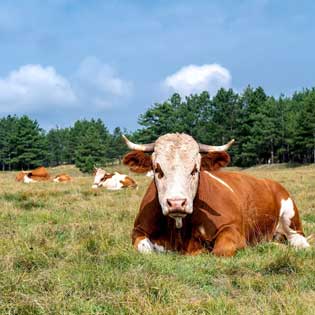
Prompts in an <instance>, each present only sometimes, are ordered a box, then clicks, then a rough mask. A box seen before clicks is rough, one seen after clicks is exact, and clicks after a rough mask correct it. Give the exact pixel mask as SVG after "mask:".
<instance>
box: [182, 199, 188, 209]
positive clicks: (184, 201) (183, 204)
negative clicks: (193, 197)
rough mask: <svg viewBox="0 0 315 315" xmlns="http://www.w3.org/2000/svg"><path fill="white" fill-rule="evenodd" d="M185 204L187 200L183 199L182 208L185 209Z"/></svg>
mask: <svg viewBox="0 0 315 315" xmlns="http://www.w3.org/2000/svg"><path fill="white" fill-rule="evenodd" d="M186 204H187V199H184V200H183V202H182V207H185V206H186Z"/></svg>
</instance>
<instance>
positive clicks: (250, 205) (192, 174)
mask: <svg viewBox="0 0 315 315" xmlns="http://www.w3.org/2000/svg"><path fill="white" fill-rule="evenodd" d="M123 137H124V140H125V142H126V144H127V146H128V147H129V148H130V149H131V150H132V151H131V152H129V153H127V154H126V155H125V156H124V158H123V163H124V164H125V165H127V166H129V168H130V170H132V171H134V172H138V173H145V172H148V171H149V170H150V169H152V170H153V171H154V179H153V181H152V182H151V184H150V185H149V187H148V189H147V191H146V193H145V195H144V197H143V200H142V202H141V205H140V210H139V212H138V214H137V217H136V219H135V222H134V228H133V231H132V243H133V245H134V247H135V248H136V250H138V251H139V252H142V253H148V252H164V251H178V252H180V253H183V254H189V255H197V254H199V253H202V252H209V251H210V252H211V253H213V254H214V255H216V256H225V257H229V256H233V255H235V253H236V252H237V251H238V250H240V249H242V248H244V247H246V246H249V245H255V244H257V243H258V242H261V241H271V240H272V239H273V237H274V236H275V235H276V234H277V235H279V234H280V235H283V236H285V238H286V239H287V241H288V243H289V244H290V245H292V246H293V247H296V248H307V247H309V246H310V245H309V243H308V240H307V239H306V237H305V236H304V234H303V229H302V223H301V220H300V215H299V211H298V209H297V206H296V204H295V202H294V201H293V199H292V197H291V196H290V194H289V193H288V192H287V190H286V189H285V188H284V187H283V186H282V185H281V184H279V183H278V182H276V181H273V180H270V179H257V178H255V177H253V176H250V175H248V174H244V173H237V172H228V171H222V170H221V168H222V167H224V166H226V165H228V164H229V162H230V156H229V154H228V153H227V152H226V151H227V149H228V148H229V147H230V146H231V145H232V143H233V142H234V140H232V141H230V142H229V143H227V144H225V145H223V146H211V145H205V144H199V143H197V142H196V141H195V140H194V139H193V138H192V137H191V136H189V135H187V134H178V133H176V134H172V133H171V134H166V135H163V136H160V137H159V138H158V139H157V140H156V141H155V142H154V143H149V144H136V143H132V142H131V141H129V140H128V139H127V138H126V137H125V136H123ZM147 153H151V155H149V154H147Z"/></svg>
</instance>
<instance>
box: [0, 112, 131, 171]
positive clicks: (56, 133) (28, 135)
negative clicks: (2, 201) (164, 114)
mask: <svg viewBox="0 0 315 315" xmlns="http://www.w3.org/2000/svg"><path fill="white" fill-rule="evenodd" d="M121 135H122V131H121V130H120V128H119V127H117V128H115V129H114V131H113V132H112V133H110V132H109V131H108V129H107V127H106V126H105V124H104V123H103V121H102V120H101V119H97V120H95V119H91V120H86V119H84V120H78V121H76V122H75V123H74V125H73V126H72V127H69V128H53V129H51V130H49V131H48V132H47V133H46V132H45V131H44V130H43V129H42V128H40V126H39V124H38V123H37V121H36V120H32V119H31V118H29V117H28V116H25V115H24V116H22V117H17V116H7V117H4V118H2V119H0V165H1V169H2V170H3V171H5V170H20V169H30V168H34V167H37V166H40V165H45V166H57V165H61V164H75V165H76V166H77V167H78V168H79V169H80V170H81V171H82V172H91V171H92V170H93V168H94V166H98V165H104V164H106V163H113V162H114V161H116V160H118V161H119V160H120V159H121V157H122V155H123V154H124V153H125V152H126V147H125V144H124V142H123V140H122V137H121Z"/></svg>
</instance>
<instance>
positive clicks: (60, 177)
mask: <svg viewBox="0 0 315 315" xmlns="http://www.w3.org/2000/svg"><path fill="white" fill-rule="evenodd" d="M53 181H54V182H55V183H65V182H70V181H72V177H71V176H69V175H68V174H65V173H62V174H59V175H56V176H55V177H54V179H53Z"/></svg>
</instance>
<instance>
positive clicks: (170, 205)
mask: <svg viewBox="0 0 315 315" xmlns="http://www.w3.org/2000/svg"><path fill="white" fill-rule="evenodd" d="M166 201H167V205H168V206H169V207H172V202H171V201H170V199H167V200H166Z"/></svg>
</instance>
